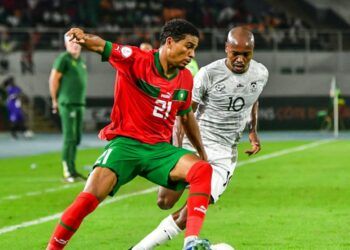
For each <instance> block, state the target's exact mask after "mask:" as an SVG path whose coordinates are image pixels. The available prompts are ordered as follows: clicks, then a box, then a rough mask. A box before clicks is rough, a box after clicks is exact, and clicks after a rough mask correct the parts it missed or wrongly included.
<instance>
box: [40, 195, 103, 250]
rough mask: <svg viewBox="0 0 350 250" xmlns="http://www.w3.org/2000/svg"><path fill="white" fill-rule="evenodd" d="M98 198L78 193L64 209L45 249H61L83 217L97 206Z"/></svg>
mask: <svg viewBox="0 0 350 250" xmlns="http://www.w3.org/2000/svg"><path fill="white" fill-rule="evenodd" d="M98 204H99V201H98V199H97V198H96V197H95V196H94V195H92V194H90V193H86V192H82V193H80V194H79V195H78V197H77V198H76V199H75V201H74V202H73V203H72V204H71V205H70V206H69V207H68V208H67V209H66V210H65V211H64V213H63V215H62V217H61V220H60V222H59V223H58V225H57V227H56V229H55V231H54V233H53V234H52V236H51V239H50V242H49V245H48V246H47V250H58V249H63V248H64V247H65V246H66V244H67V243H68V240H69V239H70V238H71V237H72V235H73V234H74V233H75V231H76V230H78V228H79V226H80V224H81V222H82V221H83V219H84V218H85V217H86V216H87V215H88V214H89V213H91V212H92V211H94V210H95V208H96V207H97V206H98Z"/></svg>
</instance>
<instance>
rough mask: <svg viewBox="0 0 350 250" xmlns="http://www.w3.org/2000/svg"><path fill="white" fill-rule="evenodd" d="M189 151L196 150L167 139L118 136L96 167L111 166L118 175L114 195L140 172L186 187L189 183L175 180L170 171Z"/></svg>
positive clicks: (161, 182)
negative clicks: (152, 140)
mask: <svg viewBox="0 0 350 250" xmlns="http://www.w3.org/2000/svg"><path fill="white" fill-rule="evenodd" d="M185 154H193V152H191V151H189V150H186V149H183V148H178V147H175V146H173V145H171V144H169V143H166V142H161V143H157V144H146V143H142V142H140V141H137V140H134V139H131V138H128V137H116V138H115V139H113V140H112V141H111V142H110V143H109V144H108V145H107V146H106V147H105V151H104V152H103V153H102V155H101V156H100V157H99V158H98V159H97V161H96V162H95V164H94V167H97V166H99V167H104V168H109V169H111V170H112V171H113V172H114V173H115V174H116V175H117V178H118V181H117V184H116V185H115V187H114V188H113V191H112V192H111V193H110V195H111V196H113V195H114V194H115V193H116V192H117V191H118V189H119V188H120V187H121V186H122V185H124V184H126V183H128V182H129V181H131V180H132V179H134V178H135V177H136V176H137V175H140V176H142V177H144V178H146V179H147V180H149V181H151V182H153V183H155V184H157V185H160V186H163V187H166V188H169V189H173V190H182V189H185V187H186V185H187V183H186V182H181V181H179V182H173V181H171V180H170V179H169V174H170V171H171V170H172V169H173V168H174V167H175V165H176V163H177V162H178V161H179V159H180V158H181V157H182V156H183V155H185Z"/></svg>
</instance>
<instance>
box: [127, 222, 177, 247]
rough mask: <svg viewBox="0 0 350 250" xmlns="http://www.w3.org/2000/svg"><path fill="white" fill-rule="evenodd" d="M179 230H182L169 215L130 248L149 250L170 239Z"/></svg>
mask: <svg viewBox="0 0 350 250" xmlns="http://www.w3.org/2000/svg"><path fill="white" fill-rule="evenodd" d="M181 231H182V230H181V229H180V228H179V227H178V226H177V225H176V223H175V221H174V219H173V217H172V216H171V215H169V216H168V217H166V218H165V219H163V220H162V221H161V222H160V224H159V225H158V227H157V228H156V229H154V230H153V231H152V232H151V233H150V234H148V235H147V236H146V237H145V238H143V239H142V240H141V241H140V242H139V243H138V244H137V245H136V246H134V247H133V248H132V250H151V249H153V248H154V247H156V246H159V245H161V244H164V243H165V242H167V241H168V240H171V239H172V238H174V237H175V236H176V235H178V234H179V233H181Z"/></svg>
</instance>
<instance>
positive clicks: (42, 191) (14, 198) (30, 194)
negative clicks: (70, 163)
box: [0, 182, 84, 202]
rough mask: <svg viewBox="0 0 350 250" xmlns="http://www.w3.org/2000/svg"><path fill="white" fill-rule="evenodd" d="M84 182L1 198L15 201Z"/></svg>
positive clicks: (0, 199) (1, 199) (72, 186)
mask: <svg viewBox="0 0 350 250" xmlns="http://www.w3.org/2000/svg"><path fill="white" fill-rule="evenodd" d="M82 184H84V183H83V182H80V183H73V184H66V185H63V186H60V187H56V188H47V189H44V190H41V191H31V192H27V193H24V194H21V195H8V196H5V197H1V198H0V202H1V201H6V200H11V201H13V200H19V199H22V198H24V197H30V196H38V195H43V194H47V193H54V192H57V191H61V190H65V189H69V188H74V187H77V186H80V185H82Z"/></svg>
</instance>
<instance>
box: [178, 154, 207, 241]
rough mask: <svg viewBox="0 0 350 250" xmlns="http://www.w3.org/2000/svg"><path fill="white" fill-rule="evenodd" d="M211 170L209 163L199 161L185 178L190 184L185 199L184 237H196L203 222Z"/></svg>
mask: <svg viewBox="0 0 350 250" xmlns="http://www.w3.org/2000/svg"><path fill="white" fill-rule="evenodd" d="M212 173H213V169H212V168H211V166H210V165H209V163H207V162H205V161H200V162H197V163H196V164H194V165H193V166H192V167H191V169H190V171H189V172H188V174H187V176H186V181H187V182H188V183H189V184H190V193H189V196H188V199H187V222H186V234H185V236H186V237H187V236H198V235H199V232H200V230H201V228H202V224H203V222H204V217H205V214H206V211H207V208H208V204H209V198H210V192H211V176H212Z"/></svg>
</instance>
